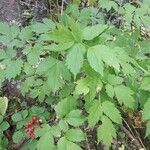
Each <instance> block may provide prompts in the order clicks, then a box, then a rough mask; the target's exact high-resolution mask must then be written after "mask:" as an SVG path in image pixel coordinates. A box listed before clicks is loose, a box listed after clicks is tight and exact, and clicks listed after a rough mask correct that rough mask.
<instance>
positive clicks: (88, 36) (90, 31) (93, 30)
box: [83, 25, 108, 40]
mask: <svg viewBox="0 0 150 150" xmlns="http://www.w3.org/2000/svg"><path fill="white" fill-rule="evenodd" d="M107 28H108V26H107V25H94V26H88V27H86V28H84V29H83V39H84V40H92V39H94V38H95V37H97V36H99V35H100V34H101V33H103V32H104V31H105V30H106V29H107Z"/></svg>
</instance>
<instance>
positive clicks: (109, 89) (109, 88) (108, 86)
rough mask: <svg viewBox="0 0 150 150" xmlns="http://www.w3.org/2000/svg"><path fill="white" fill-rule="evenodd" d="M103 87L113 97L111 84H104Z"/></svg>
mask: <svg viewBox="0 0 150 150" xmlns="http://www.w3.org/2000/svg"><path fill="white" fill-rule="evenodd" d="M105 88H106V93H107V95H108V96H110V97H111V98H113V97H114V95H115V93H114V88H113V86H112V85H110V84H106V86H105Z"/></svg>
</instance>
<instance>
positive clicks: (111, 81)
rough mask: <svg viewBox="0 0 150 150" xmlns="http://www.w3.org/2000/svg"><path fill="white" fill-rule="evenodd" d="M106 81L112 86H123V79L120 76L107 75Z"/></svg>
mask: <svg viewBox="0 0 150 150" xmlns="http://www.w3.org/2000/svg"><path fill="white" fill-rule="evenodd" d="M106 80H107V81H108V83H109V84H111V85H118V84H122V82H123V78H121V77H119V76H115V75H114V74H108V75H106Z"/></svg>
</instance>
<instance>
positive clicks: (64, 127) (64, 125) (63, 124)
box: [58, 119, 69, 132]
mask: <svg viewBox="0 0 150 150" xmlns="http://www.w3.org/2000/svg"><path fill="white" fill-rule="evenodd" d="M58 125H59V127H60V129H61V130H62V131H63V132H66V131H67V130H68V129H69V126H68V124H67V122H66V119H65V120H60V121H59V124H58Z"/></svg>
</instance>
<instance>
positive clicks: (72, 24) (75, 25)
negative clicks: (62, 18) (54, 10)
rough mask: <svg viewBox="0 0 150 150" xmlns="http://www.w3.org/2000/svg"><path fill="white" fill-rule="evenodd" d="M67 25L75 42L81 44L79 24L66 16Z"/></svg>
mask: <svg viewBox="0 0 150 150" xmlns="http://www.w3.org/2000/svg"><path fill="white" fill-rule="evenodd" d="M67 23H68V26H69V28H70V29H71V31H72V35H73V37H74V39H75V41H76V42H81V41H82V31H81V28H80V24H79V23H78V22H77V21H75V20H74V19H73V18H71V17H69V16H67Z"/></svg>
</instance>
